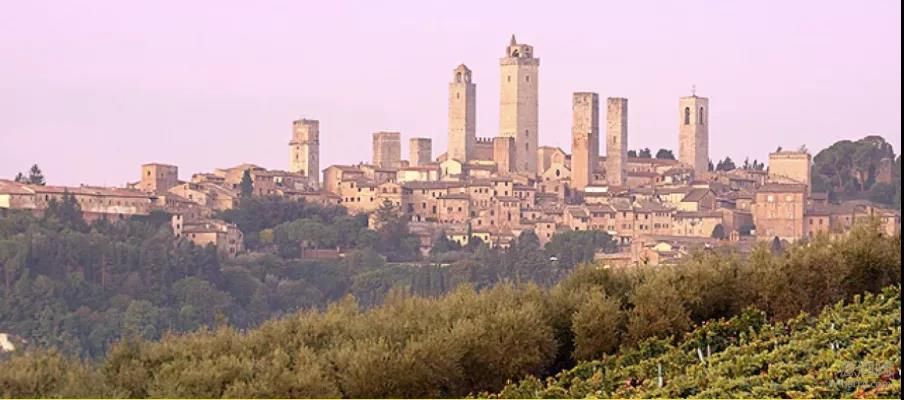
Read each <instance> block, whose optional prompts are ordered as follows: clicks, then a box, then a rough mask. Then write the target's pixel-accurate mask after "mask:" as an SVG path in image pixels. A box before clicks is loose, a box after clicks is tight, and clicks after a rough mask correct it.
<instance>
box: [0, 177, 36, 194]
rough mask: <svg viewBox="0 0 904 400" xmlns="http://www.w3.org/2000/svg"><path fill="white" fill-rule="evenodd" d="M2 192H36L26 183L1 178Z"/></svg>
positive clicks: (0, 191)
mask: <svg viewBox="0 0 904 400" xmlns="http://www.w3.org/2000/svg"><path fill="white" fill-rule="evenodd" d="M0 194H34V191H33V190H31V189H29V188H28V186H27V185H25V184H22V183H19V182H16V181H9V180H5V179H0Z"/></svg>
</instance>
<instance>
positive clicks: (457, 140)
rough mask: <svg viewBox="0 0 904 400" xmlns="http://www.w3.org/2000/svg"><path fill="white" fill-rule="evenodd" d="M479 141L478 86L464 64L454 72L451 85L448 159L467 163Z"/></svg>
mask: <svg viewBox="0 0 904 400" xmlns="http://www.w3.org/2000/svg"><path fill="white" fill-rule="evenodd" d="M476 141H477V85H475V84H474V82H472V81H471V70H470V69H468V67H467V66H465V65H464V64H461V65H459V66H458V67H457V68H455V70H454V71H453V72H452V82H450V83H449V144H448V146H449V148H448V151H447V153H446V158H448V159H451V160H458V161H461V162H467V161H468V160H469V159H471V158H472V157H473V155H474V144H475V143H476Z"/></svg>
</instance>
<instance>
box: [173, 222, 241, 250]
mask: <svg viewBox="0 0 904 400" xmlns="http://www.w3.org/2000/svg"><path fill="white" fill-rule="evenodd" d="M171 226H172V229H173V234H174V235H175V236H176V237H177V238H181V239H185V240H188V241H191V242H192V243H194V244H195V245H196V246H201V247H204V246H207V245H208V244H212V245H214V246H216V248H217V252H218V253H220V254H222V255H225V256H227V257H235V256H236V255H237V254H238V253H241V252H242V251H244V250H245V244H244V236H243V235H242V231H241V230H239V228H238V227H237V226H236V225H235V224H230V223H227V222H225V221H222V220H218V219H205V220H194V221H193V220H190V219H186V218H184V216H182V215H178V214H177V215H173V217H172V221H171Z"/></svg>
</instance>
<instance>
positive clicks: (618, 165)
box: [606, 97, 628, 186]
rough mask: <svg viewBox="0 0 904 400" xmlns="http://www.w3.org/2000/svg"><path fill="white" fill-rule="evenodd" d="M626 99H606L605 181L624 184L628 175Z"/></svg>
mask: <svg viewBox="0 0 904 400" xmlns="http://www.w3.org/2000/svg"><path fill="white" fill-rule="evenodd" d="M627 162H628V99H626V98H623V97H609V98H607V99H606V182H607V183H608V184H610V185H614V186H624V185H625V183H626V182H627V179H628V177H627V176H626V173H625V164H626V163H627Z"/></svg>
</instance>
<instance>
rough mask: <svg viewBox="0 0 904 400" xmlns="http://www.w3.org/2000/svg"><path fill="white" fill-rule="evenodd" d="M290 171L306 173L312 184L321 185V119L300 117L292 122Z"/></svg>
mask: <svg viewBox="0 0 904 400" xmlns="http://www.w3.org/2000/svg"><path fill="white" fill-rule="evenodd" d="M289 172H296V173H300V174H304V175H305V176H307V177H308V182H309V183H310V185H312V186H314V187H319V186H320V121H317V120H313V119H300V120H297V121H295V122H293V123H292V141H290V142H289Z"/></svg>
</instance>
